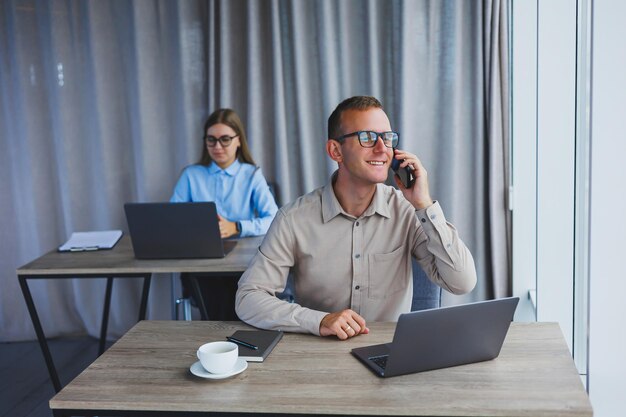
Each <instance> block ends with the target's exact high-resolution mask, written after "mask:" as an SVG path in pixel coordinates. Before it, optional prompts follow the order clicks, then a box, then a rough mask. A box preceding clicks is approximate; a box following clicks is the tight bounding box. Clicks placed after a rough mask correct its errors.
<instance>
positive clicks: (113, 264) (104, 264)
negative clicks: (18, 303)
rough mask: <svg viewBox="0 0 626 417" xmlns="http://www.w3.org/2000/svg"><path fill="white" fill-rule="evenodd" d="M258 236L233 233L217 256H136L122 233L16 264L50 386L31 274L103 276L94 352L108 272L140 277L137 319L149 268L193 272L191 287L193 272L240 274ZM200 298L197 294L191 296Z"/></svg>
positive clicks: (144, 300)
mask: <svg viewBox="0 0 626 417" xmlns="http://www.w3.org/2000/svg"><path fill="white" fill-rule="evenodd" d="M261 241H262V237H251V238H243V239H238V243H237V245H236V246H235V248H234V249H233V250H232V252H230V253H229V254H228V255H227V256H226V257H225V258H222V259H153V260H140V259H136V258H135V255H134V252H133V249H132V245H131V242H130V238H129V237H128V236H123V237H122V239H120V241H119V242H118V243H117V244H116V245H115V247H114V248H113V249H111V250H103V251H93V252H78V253H60V252H57V251H50V252H48V253H47V254H45V255H43V256H41V257H39V258H37V259H35V260H34V261H32V262H30V263H28V264H26V265H24V266H22V267H20V268H18V269H17V276H18V280H19V283H20V287H21V289H22V293H23V295H24V300H25V302H26V306H27V308H28V312H29V314H30V318H31V320H32V322H33V327H34V329H35V333H36V335H37V340H38V341H39V345H40V347H41V351H42V354H43V356H44V359H45V361H46V366H47V367H48V372H49V374H50V379H51V380H52V384H53V385H54V389H55V391H56V392H59V391H60V390H61V382H60V380H59V376H58V374H57V371H56V368H55V366H54V362H53V360H52V356H51V355H50V350H49V348H48V343H47V341H46V337H45V334H44V331H43V328H42V326H41V321H40V320H39V316H38V314H37V309H36V308H35V304H34V302H33V297H32V294H31V291H30V288H29V287H28V281H29V280H31V279H59V278H61V279H67V278H79V279H89V278H106V279H107V286H106V291H105V298H104V308H103V314H102V324H101V328H100V346H99V354H101V353H102V352H104V347H105V342H106V333H107V327H108V318H109V311H110V306H111V293H112V289H113V279H114V278H143V279H144V281H143V290H142V295H141V304H140V307H139V320H144V319H145V317H146V307H147V304H148V294H149V291H150V282H151V277H152V274H154V273H183V272H185V273H189V274H191V275H193V276H194V279H193V280H192V281H193V282H195V285H194V287H195V289H194V291H195V292H196V291H197V292H196V294H199V290H198V288H197V276H202V277H203V278H204V277H208V278H210V277H211V276H232V277H233V279H236V277H238V276H241V274H242V273H243V272H244V271H245V270H246V268H247V266H248V263H249V262H250V260H251V259H252V257H253V256H254V255H255V254H256V252H257V250H258V247H259V245H260V244H261ZM197 299H200V300H201V299H202V297H197ZM200 314H201V316H202V318H203V319H205V320H206V318H207V310H206V306H204V305H201V306H200Z"/></svg>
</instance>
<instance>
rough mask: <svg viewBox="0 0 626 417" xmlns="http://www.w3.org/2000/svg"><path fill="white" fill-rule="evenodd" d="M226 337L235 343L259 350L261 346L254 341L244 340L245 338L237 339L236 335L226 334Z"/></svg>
mask: <svg viewBox="0 0 626 417" xmlns="http://www.w3.org/2000/svg"><path fill="white" fill-rule="evenodd" d="M226 339H228V340H229V341H231V342H233V343H237V344H238V345H241V346H245V347H247V348H250V349H254V350H258V349H259V347H258V346H255V345H253V344H252V343H248V342H244V341H243V340H239V339H235V338H234V337H230V336H226Z"/></svg>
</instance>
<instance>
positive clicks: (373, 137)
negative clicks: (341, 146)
mask: <svg viewBox="0 0 626 417" xmlns="http://www.w3.org/2000/svg"><path fill="white" fill-rule="evenodd" d="M350 136H356V137H357V139H358V140H359V143H360V144H361V146H362V147H364V148H373V147H374V146H376V141H378V137H379V136H380V138H381V139H382V141H383V143H384V144H385V146H386V147H388V148H395V147H397V146H398V142H399V141H400V135H399V134H398V132H374V131H371V130H359V131H356V132H352V133H348V134H345V135H343V136H339V137H338V138H335V140H337V141H342V140H344V139H345V138H348V137H350Z"/></svg>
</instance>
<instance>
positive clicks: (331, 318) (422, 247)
mask: <svg viewBox="0 0 626 417" xmlns="http://www.w3.org/2000/svg"><path fill="white" fill-rule="evenodd" d="M372 132H373V133H372ZM328 137H329V139H328V141H327V143H326V152H327V153H328V156H329V157H330V158H331V159H333V160H334V161H336V162H337V165H338V169H337V171H336V172H335V173H334V174H333V176H332V178H331V181H330V182H329V183H328V184H327V185H326V186H324V187H322V188H319V189H317V190H315V191H313V192H311V193H309V194H307V195H304V196H302V197H300V198H299V199H297V200H296V201H295V202H293V203H291V204H288V205H287V206H285V207H283V208H282V209H280V210H279V212H278V214H277V215H276V217H275V219H274V221H273V222H272V225H271V226H270V229H269V231H268V233H267V235H266V237H265V240H264V241H263V244H262V245H261V247H260V248H259V251H258V253H257V254H256V256H255V258H254V259H253V261H252V263H251V264H250V266H249V267H248V269H247V270H246V272H245V273H244V274H243V276H242V277H241V280H240V281H239V288H238V290H237V300H236V309H237V315H238V316H239V317H240V318H241V319H242V320H243V321H245V322H247V323H249V324H251V325H253V326H256V327H260V328H266V329H278V330H284V331H292V332H310V333H313V334H319V335H321V336H331V335H335V336H337V337H338V338H339V339H342V340H345V339H348V338H350V337H354V336H356V335H358V334H361V333H368V332H369V329H368V328H367V324H366V320H372V321H396V320H397V319H398V317H399V315H400V314H401V313H405V312H408V311H410V308H411V299H412V295H413V285H412V283H413V281H412V270H411V269H412V268H411V256H414V257H415V258H416V259H417V261H418V262H419V264H420V265H421V266H422V268H423V269H424V271H425V272H426V274H428V276H429V277H430V279H431V280H432V281H433V282H435V283H436V284H438V285H439V286H441V287H442V288H444V289H445V290H447V291H449V292H451V293H453V294H463V293H467V292H469V291H471V290H472V288H474V285H475V284H476V271H475V267H474V260H473V258H472V255H471V254H470V252H469V250H468V249H467V248H466V247H465V245H464V244H463V242H462V241H461V240H460V239H459V237H458V234H457V231H456V229H455V228H454V227H453V226H452V225H451V224H449V223H447V222H446V220H445V217H444V215H443V212H442V210H441V207H440V206H439V204H438V203H437V202H435V201H433V200H432V199H431V197H430V192H429V188H428V178H427V173H426V170H425V169H424V167H423V166H422V163H421V162H420V161H419V160H418V159H417V157H416V156H415V155H413V154H411V153H408V152H405V151H401V150H398V149H396V150H395V158H396V159H398V160H400V161H402V160H404V161H403V162H402V164H401V167H406V166H407V165H411V166H412V167H413V169H414V175H415V177H416V180H415V184H414V185H413V186H412V187H411V188H408V189H407V188H405V187H404V186H403V185H402V184H401V183H400V182H399V181H398V177H397V176H396V183H397V184H398V187H399V189H400V191H398V190H395V189H394V188H393V187H390V186H387V185H384V184H383V183H384V182H385V180H386V179H387V174H388V170H389V167H390V164H391V161H392V158H394V149H393V147H395V146H396V145H397V142H398V135H397V133H395V132H392V131H391V124H390V122H389V119H388V118H387V115H386V114H385V112H384V110H383V108H382V105H381V104H380V102H379V101H378V100H377V99H375V98H373V97H363V96H357V97H352V98H349V99H347V100H344V101H343V102H342V103H340V104H339V105H338V106H337V108H336V109H335V111H334V112H333V113H332V114H331V116H330V117H329V119H328ZM290 269H292V271H293V273H294V283H295V299H296V302H295V303H288V302H286V301H282V300H280V299H278V298H277V297H276V294H277V293H280V292H281V291H283V290H284V288H285V285H286V281H287V276H288V274H289V271H290Z"/></svg>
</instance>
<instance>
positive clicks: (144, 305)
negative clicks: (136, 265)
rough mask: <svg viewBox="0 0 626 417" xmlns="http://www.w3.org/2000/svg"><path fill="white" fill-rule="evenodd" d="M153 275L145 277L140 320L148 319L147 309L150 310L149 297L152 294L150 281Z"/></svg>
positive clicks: (145, 275)
mask: <svg viewBox="0 0 626 417" xmlns="http://www.w3.org/2000/svg"><path fill="white" fill-rule="evenodd" d="M151 280H152V274H144V275H143V290H142V292H141V305H140V306H139V320H138V321H141V320H145V319H146V309H147V308H148V295H149V293H150V281H151Z"/></svg>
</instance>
